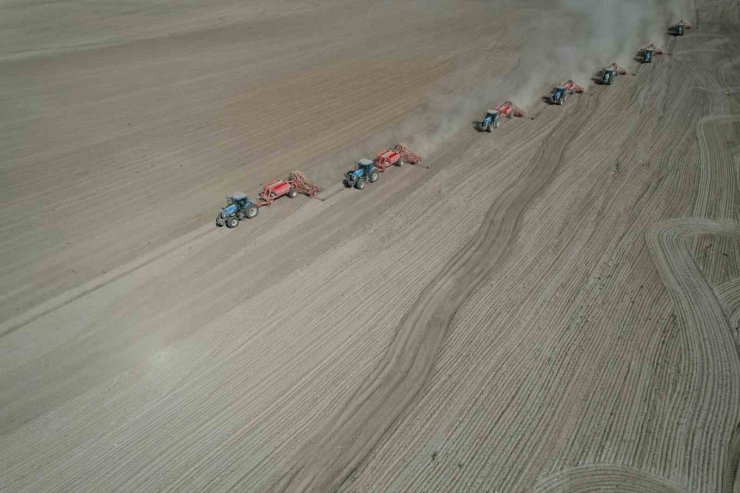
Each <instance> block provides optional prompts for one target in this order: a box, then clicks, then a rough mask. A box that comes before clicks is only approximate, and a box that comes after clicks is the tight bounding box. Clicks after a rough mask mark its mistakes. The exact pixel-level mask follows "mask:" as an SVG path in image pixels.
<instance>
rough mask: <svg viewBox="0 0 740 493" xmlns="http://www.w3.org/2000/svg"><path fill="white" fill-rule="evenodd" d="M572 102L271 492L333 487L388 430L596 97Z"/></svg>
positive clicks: (416, 390)
mask: <svg viewBox="0 0 740 493" xmlns="http://www.w3.org/2000/svg"><path fill="white" fill-rule="evenodd" d="M577 101H578V104H576V105H573V108H575V109H574V110H572V111H570V112H569V113H564V114H563V115H562V117H561V118H565V117H567V116H570V117H571V119H572V123H571V124H569V125H558V126H556V127H555V128H554V129H553V130H551V131H550V133H549V135H548V136H547V137H546V139H545V142H544V143H543V144H542V146H541V148H540V151H539V153H538V155H537V156H536V158H535V159H533V160H532V164H531V166H530V168H528V169H527V170H525V172H524V173H525V177H524V178H523V179H522V180H519V181H517V182H516V183H515V184H514V185H512V186H511V187H509V188H508V189H507V190H506V191H505V192H504V193H503V194H502V195H500V196H499V197H497V199H496V200H495V201H494V203H493V204H492V205H491V207H490V208H489V210H488V213H487V214H486V217H487V218H488V219H487V220H486V221H485V222H484V223H483V224H482V225H481V227H480V229H479V230H478V233H477V234H476V235H475V238H474V239H473V240H472V241H471V243H470V244H468V245H466V246H465V247H464V248H463V249H462V251H461V252H460V255H459V256H458V257H457V258H456V259H455V260H454V261H453V262H452V263H450V264H448V265H447V266H446V267H444V268H443V269H442V271H441V272H440V273H439V274H438V275H437V276H436V277H435V279H434V280H433V281H432V282H431V283H430V284H428V285H427V287H426V288H425V289H424V290H423V291H422V293H421V295H420V297H419V299H418V300H417V301H416V302H415V304H414V306H413V308H412V309H411V310H410V311H409V312H408V313H407V314H406V316H405V317H404V318H403V320H402V322H401V324H400V326H399V327H398V329H397V330H396V335H395V337H394V339H393V341H392V342H391V344H390V347H389V348H388V350H387V351H386V354H385V356H384V358H383V360H382V362H381V363H380V364H379V365H378V367H377V368H376V369H375V370H374V371H373V373H372V374H371V375H369V376H368V378H367V379H366V380H365V382H364V383H363V385H362V386H361V387H360V388H358V389H357V390H355V391H354V393H353V394H352V395H351V397H350V398H349V399H348V401H347V403H346V405H345V406H343V407H342V408H341V409H340V410H339V412H338V413H337V414H336V415H335V416H333V417H332V418H331V419H330V420H329V423H330V424H329V426H328V427H327V428H326V429H324V430H321V431H320V432H319V433H317V435H316V438H315V441H314V443H316V444H317V445H316V447H315V448H314V447H312V450H310V451H302V452H301V453H300V454H299V455H298V456H297V457H296V459H297V460H296V462H295V465H294V466H292V467H291V468H290V470H289V471H288V472H287V473H286V474H285V475H284V476H283V477H282V478H281V479H280V480H279V481H278V482H277V483H276V485H275V488H274V489H275V490H314V491H333V490H336V489H338V488H339V487H340V486H341V485H342V483H343V482H344V481H345V480H346V478H347V477H349V476H350V475H351V474H352V472H353V471H354V470H356V469H357V468H358V467H359V466H360V464H361V463H362V461H363V460H364V458H365V457H366V456H367V455H368V454H369V453H370V452H371V451H372V450H373V449H374V448H375V446H376V444H377V443H378V442H379V441H380V440H381V439H382V438H383V437H384V436H385V435H386V433H388V432H389V431H390V430H391V429H392V427H393V425H394V423H395V422H396V421H397V420H398V418H399V417H400V416H401V415H402V414H403V412H404V410H405V409H406V408H407V406H408V405H409V404H410V403H411V402H412V401H413V400H414V399H415V398H416V396H417V395H418V393H419V391H420V390H421V389H422V388H423V386H424V384H425V382H426V380H427V377H428V375H429V373H430V372H431V370H432V368H433V365H434V363H435V360H436V356H437V354H438V352H439V349H440V348H441V346H442V343H443V341H444V338H445V335H446V332H447V330H448V328H449V326H450V324H451V322H452V320H453V318H454V317H455V314H456V313H457V311H458V309H459V308H460V306H461V305H462V303H463V302H464V301H465V300H466V299H467V298H468V297H469V296H470V294H471V293H473V292H474V291H475V290H476V289H478V287H479V286H480V283H481V282H482V281H483V280H484V279H486V278H487V277H488V276H489V275H490V274H491V273H492V272H493V270H494V269H495V268H496V266H497V265H498V264H499V262H500V261H501V260H502V259H503V258H505V256H506V253H507V249H508V247H509V246H510V245H511V243H512V242H513V241H514V240H515V238H516V235H517V232H518V230H519V228H520V227H521V224H520V223H521V219H522V217H523V215H524V212H525V211H526V209H527V207H528V205H529V204H530V203H531V201H532V200H533V199H534V198H535V197H537V195H538V194H539V193H540V191H541V190H542V189H543V187H545V186H546V185H547V184H548V183H550V181H551V180H552V179H553V177H554V176H556V174H557V171H558V169H559V167H560V165H561V164H562V159H563V155H564V153H565V150H566V148H567V145H568V143H569V142H571V138H574V136H576V135H577V134H578V133H579V132H580V130H581V129H582V128H583V126H584V125H585V123H586V122H587V120H588V119H589V117H590V113H591V111H590V110H592V109H593V107H594V106H595V105H596V104H597V101H598V97H592V98H579V99H578V100H577ZM581 106H585V107H581ZM306 458H308V459H306Z"/></svg>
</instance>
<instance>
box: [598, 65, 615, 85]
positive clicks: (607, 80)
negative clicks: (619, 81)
mask: <svg viewBox="0 0 740 493" xmlns="http://www.w3.org/2000/svg"><path fill="white" fill-rule="evenodd" d="M601 82H602V83H603V84H604V85H607V86H610V85H611V83H612V82H614V70H612V69H610V68H605V69H604V73H603V74H602V76H601Z"/></svg>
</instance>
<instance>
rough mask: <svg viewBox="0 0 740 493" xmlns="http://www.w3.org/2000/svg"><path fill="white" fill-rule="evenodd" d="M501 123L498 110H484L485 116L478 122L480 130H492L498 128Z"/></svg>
mask: <svg viewBox="0 0 740 493" xmlns="http://www.w3.org/2000/svg"><path fill="white" fill-rule="evenodd" d="M500 124H501V114H500V113H499V112H498V110H488V111H486V116H484V117H483V120H482V121H481V122H480V130H481V131H486V132H492V131H493V129H494V128H498V126H499V125H500Z"/></svg>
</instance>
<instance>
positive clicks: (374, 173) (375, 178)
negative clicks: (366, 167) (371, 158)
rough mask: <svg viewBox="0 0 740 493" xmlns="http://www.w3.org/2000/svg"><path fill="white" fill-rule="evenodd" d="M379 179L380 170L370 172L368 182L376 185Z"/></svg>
mask: <svg viewBox="0 0 740 493" xmlns="http://www.w3.org/2000/svg"><path fill="white" fill-rule="evenodd" d="M379 177H380V175H379V174H378V170H377V169H374V170H372V171H371V172H370V176H368V181H369V182H370V183H375V182H376V181H378V178H379Z"/></svg>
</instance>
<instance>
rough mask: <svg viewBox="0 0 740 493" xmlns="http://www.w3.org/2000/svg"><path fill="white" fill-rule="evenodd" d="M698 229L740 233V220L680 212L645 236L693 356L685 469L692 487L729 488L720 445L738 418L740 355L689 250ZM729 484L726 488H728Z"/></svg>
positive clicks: (681, 433) (680, 435) (683, 436)
mask: <svg viewBox="0 0 740 493" xmlns="http://www.w3.org/2000/svg"><path fill="white" fill-rule="evenodd" d="M698 235H713V236H714V235H716V236H724V237H727V236H732V237H738V236H740V225H738V224H737V223H735V222H730V221H714V220H709V219H692V218H678V219H670V220H666V221H662V222H659V223H656V224H654V225H653V226H652V227H651V228H650V229H649V230H648V232H647V235H646V237H647V242H648V247H649V248H650V253H651V255H652V257H653V261H654V263H655V265H656V267H657V268H658V271H659V273H660V276H661V279H662V280H663V283H664V285H665V286H666V288H667V289H668V292H669V294H670V296H671V299H672V300H673V305H674V310H675V312H676V315H677V319H678V322H679V324H681V325H682V326H683V327H685V328H686V330H685V334H686V337H687V338H688V344H689V354H688V357H689V358H690V361H691V362H692V369H693V372H692V375H691V377H692V380H691V387H690V388H691V389H692V393H691V394H690V395H689V396H688V399H689V400H690V402H692V403H693V406H692V407H691V408H690V413H691V416H690V420H689V421H688V422H687V423H686V424H685V426H683V427H680V428H678V429H677V430H676V432H677V436H675V441H676V442H677V444H681V445H682V446H679V445H676V448H677V449H678V450H681V453H682V456H683V460H682V462H683V464H684V466H683V467H684V468H685V470H684V471H683V472H684V474H685V475H686V476H687V478H688V484H689V486H690V489H691V491H716V490H719V489H720V488H722V491H726V492H730V491H732V488H731V487H730V486H728V485H727V484H724V485H722V481H723V477H724V476H725V473H724V471H725V470H726V469H727V467H728V465H727V464H730V463H733V462H734V463H735V464H736V463H737V459H738V458H737V457H734V458H732V457H727V456H726V455H727V453H728V451H729V449H728V448H724V447H721V446H720V444H722V443H726V444H728V446H729V443H730V441H731V440H730V441H728V437H730V438H731V437H732V436H733V433H734V429H735V427H736V426H737V423H738V422H740V355H739V354H738V351H737V348H736V345H735V341H734V338H733V337H732V335H731V334H732V332H731V328H730V323H729V321H728V319H727V318H726V317H725V314H724V312H723V310H722V307H721V305H720V302H719V300H718V298H717V297H716V296H715V294H714V291H713V290H712V288H711V286H710V285H709V284H708V282H707V280H706V279H705V278H704V276H703V275H702V273H701V271H700V270H699V268H698V266H697V264H696V262H695V261H694V259H693V257H692V255H691V253H690V250H689V245H690V241H689V240H690V239H691V238H692V237H695V236H698ZM728 488H729V489H728Z"/></svg>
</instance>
